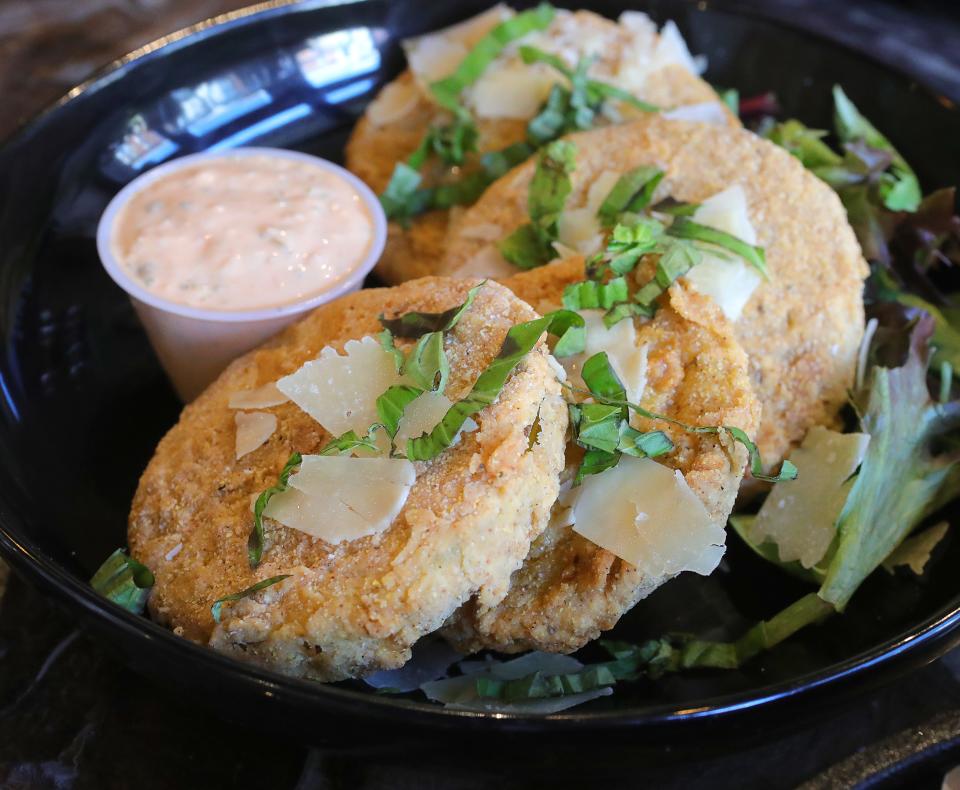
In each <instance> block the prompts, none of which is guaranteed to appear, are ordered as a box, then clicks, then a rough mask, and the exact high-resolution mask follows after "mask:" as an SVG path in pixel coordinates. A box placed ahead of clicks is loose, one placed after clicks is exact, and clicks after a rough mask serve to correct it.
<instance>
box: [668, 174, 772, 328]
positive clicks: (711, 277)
mask: <svg viewBox="0 0 960 790" xmlns="http://www.w3.org/2000/svg"><path fill="white" fill-rule="evenodd" d="M691 219H692V220H693V221H694V222H699V223H700V224H701V225H706V226H708V227H711V228H716V229H717V230H722V231H726V232H727V233H730V234H732V235H734V236H736V237H737V238H738V239H741V240H742V241H745V242H747V244H756V243H757V231H756V230H755V228H754V227H753V224H752V223H751V222H750V215H749V213H748V210H747V196H746V193H745V192H744V191H743V187H741V186H740V185H739V184H735V185H734V186H732V187H728V188H727V189H725V190H723V191H722V192H718V193H717V194H716V195H713V196H712V197H709V198H707V199H706V200H704V201H703V203H701V204H700V207H699V208H698V209H697V210H696V212H694V214H693V217H691ZM686 279H687V281H688V282H689V283H690V284H691V285H693V287H694V288H696V289H697V290H698V291H700V292H701V293H703V294H706V295H707V296H709V297H711V298H712V299H713V300H714V301H715V302H716V303H717V305H718V306H719V307H720V309H721V310H722V311H723V313H724V315H726V316H727V318H729V319H730V320H731V321H736V320H738V319H739V318H740V315H741V314H742V313H743V308H744V306H745V305H746V304H747V302H748V301H749V299H750V297H751V296H752V295H753V292H754V291H755V290H756V289H757V286H758V285H760V283H761V281H762V277H761V275H760V273H759V272H758V271H757V270H756V269H755V268H754V267H753V266H751V265H750V264H749V263H747V262H746V261H744V260H742V259H741V258H738V257H736V256H733V255H731V254H729V253H724V252H719V253H715V252H713V251H711V250H708V249H704V250H703V260H702V262H701V263H700V264H698V265H697V266H695V267H694V268H693V269H692V270H691V271H689V272H687V274H686Z"/></svg>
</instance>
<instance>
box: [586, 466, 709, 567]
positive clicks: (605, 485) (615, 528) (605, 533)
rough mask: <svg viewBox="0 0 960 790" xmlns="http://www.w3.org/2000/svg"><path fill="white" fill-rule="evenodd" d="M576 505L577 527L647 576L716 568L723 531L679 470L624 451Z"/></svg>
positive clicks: (593, 479)
mask: <svg viewBox="0 0 960 790" xmlns="http://www.w3.org/2000/svg"><path fill="white" fill-rule="evenodd" d="M580 488H581V491H580V494H579V496H578V498H577V501H576V504H574V506H573V519H574V525H573V530H574V532H577V533H578V534H580V535H582V536H583V537H585V538H586V539H587V540H590V541H592V542H593V543H596V544H597V545H598V546H600V547H601V548H604V549H606V550H607V551H609V552H611V553H612V554H615V555H616V556H617V557H620V559H622V560H624V561H626V562H629V563H630V564H631V565H633V566H634V567H636V568H637V570H639V571H640V573H641V574H642V575H643V577H644V578H645V579H646V580H650V581H654V580H666V579H669V578H671V577H673V576H675V575H677V574H678V573H681V572H682V571H693V572H695V573H699V574H702V575H704V576H706V575H708V574H710V573H712V572H713V570H714V569H715V568H716V567H717V565H718V564H719V563H720V559H721V558H722V557H723V552H724V540H725V532H724V530H723V527H722V526H719V525H717V524H714V523H712V522H711V520H710V516H709V514H708V513H707V511H706V508H704V506H703V503H702V502H701V501H700V500H699V499H698V498H697V496H696V494H694V493H693V491H691V490H690V487H689V486H688V485H687V482H686V480H684V478H683V475H681V474H680V472H679V471H677V470H673V469H669V468H668V467H666V466H663V465H662V464H658V463H657V462H656V461H653V460H651V459H650V458H634V457H632V456H626V455H625V456H622V457H621V458H620V462H619V463H618V464H617V465H616V466H615V467H613V468H612V469H608V470H606V471H605V472H602V473H600V474H599V475H592V476H590V477H588V478H587V479H586V480H585V481H584V482H583V484H582V485H581V486H580Z"/></svg>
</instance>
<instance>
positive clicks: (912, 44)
mask: <svg viewBox="0 0 960 790" xmlns="http://www.w3.org/2000/svg"><path fill="white" fill-rule="evenodd" d="M307 1H308V2H310V3H311V4H316V5H320V4H322V0H321V1H320V2H318V1H317V0H307ZM434 1H436V0H434ZM689 1H690V2H691V3H694V2H697V0H689ZM447 2H455V0H447ZM708 3H709V4H710V5H713V6H716V7H732V8H736V9H738V10H746V11H749V12H753V13H758V14H761V15H764V16H770V17H774V18H777V19H782V20H786V21H789V22H791V23H792V24H794V25H797V26H799V27H803V28H806V29H809V30H811V31H814V32H817V33H820V34H822V35H826V36H828V37H830V38H832V39H835V40H839V41H843V42H845V43H848V44H851V45H853V46H855V47H858V48H861V49H864V50H866V51H869V52H870V53H871V54H873V55H874V56H875V57H880V58H882V59H884V60H886V61H888V62H890V63H891V64H892V65H895V66H898V67H899V68H902V69H904V70H906V71H910V72H912V73H913V74H915V75H917V76H922V77H923V79H924V81H925V82H927V83H928V84H929V85H931V87H933V88H935V89H937V90H939V91H940V92H942V93H945V94H946V95H948V96H954V97H957V94H958V92H960V88H958V85H960V59H958V58H957V57H956V56H955V53H954V54H953V56H952V57H951V53H953V52H954V50H956V48H957V45H958V43H960V2H957V0H919V1H917V2H912V1H911V0H840V1H838V0H701V2H700V3H698V4H700V5H706V4H708ZM247 5H250V3H249V2H245V0H0V96H2V97H3V100H4V111H3V112H2V113H0V137H5V136H7V135H8V134H9V133H10V132H12V131H13V129H14V128H16V126H18V125H19V123H21V122H22V121H23V120H25V119H26V118H27V117H29V116H30V115H32V114H33V113H35V112H36V111H37V110H38V109H39V108H40V107H43V106H46V105H47V104H49V103H51V102H53V101H55V100H56V99H57V98H59V97H60V96H62V95H63V94H64V93H66V91H68V90H69V89H70V88H71V87H73V86H74V85H76V84H78V83H80V82H82V81H83V80H84V79H86V78H87V77H88V76H89V75H90V74H91V73H92V72H93V71H95V70H96V69H98V68H100V67H101V66H103V65H105V64H106V63H109V62H110V61H112V60H114V59H116V58H118V57H121V56H122V55H124V54H125V53H127V52H130V51H132V50H134V49H136V48H137V47H140V46H142V45H144V44H146V43H148V42H150V41H154V40H156V39H158V38H161V37H162V36H164V35H167V34H169V33H170V32H171V31H175V30H179V29H180V28H183V27H187V26H189V25H192V24H195V23H197V22H199V21H200V20H203V19H207V18H209V17H211V16H215V15H217V14H224V13H229V12H231V11H235V10H236V9H238V8H242V7H244V6H247ZM644 5H645V4H644V3H643V2H642V0H638V2H637V8H639V9H642V8H643V7H644Z"/></svg>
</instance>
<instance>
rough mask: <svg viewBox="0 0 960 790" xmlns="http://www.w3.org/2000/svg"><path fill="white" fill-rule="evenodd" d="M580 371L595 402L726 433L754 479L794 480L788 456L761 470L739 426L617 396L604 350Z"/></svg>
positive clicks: (681, 425)
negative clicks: (692, 418)
mask: <svg viewBox="0 0 960 790" xmlns="http://www.w3.org/2000/svg"><path fill="white" fill-rule="evenodd" d="M581 375H582V376H583V381H584V383H585V384H586V385H587V389H588V390H589V394H590V395H592V396H593V398H594V400H596V402H597V403H603V404H607V405H610V406H620V407H625V408H627V409H630V410H631V411H633V412H636V413H637V414H639V415H640V416H641V417H646V418H647V419H649V420H659V421H662V422H667V423H670V424H671V425H676V426H677V427H679V428H683V430H685V431H688V432H689V433H707V434H716V435H719V434H721V433H727V434H728V435H729V436H730V437H731V438H732V439H733V440H734V441H736V442H739V443H740V444H742V445H743V446H744V447H746V448H747V452H748V453H749V455H750V473H751V474H752V475H753V477H755V478H756V479H757V480H764V481H766V482H770V483H778V482H780V481H781V480H794V479H795V478H796V476H797V467H796V466H794V464H792V463H791V462H790V461H788V460H784V461H783V463H782V464H781V466H780V472H779V474H776V475H767V474H764V471H763V460H762V459H761V457H760V451H759V449H757V445H756V444H755V443H754V442H753V441H752V440H751V439H750V437H749V436H747V434H746V432H744V431H743V430H742V429H741V428H737V427H735V426H732V425H688V424H687V423H684V422H680V421H679V420H675V419H673V418H672V417H667V416H665V415H662V414H655V413H654V412H651V411H648V410H647V409H644V408H643V407H642V406H638V405H637V404H635V403H630V402H629V401H627V400H626V399H625V398H624V397H618V396H619V393H620V392H621V391H623V385H622V384H621V383H620V379H619V377H618V376H617V374H616V372H614V370H613V367H612V366H611V365H610V360H609V358H608V357H607V354H606V352H604V351H601V352H600V353H599V354H594V355H593V356H592V357H590V359H588V360H587V361H586V362H585V363H584V366H583V369H582V371H581ZM566 386H567V387H568V388H569V389H571V390H575V388H574V387H571V386H570V385H566Z"/></svg>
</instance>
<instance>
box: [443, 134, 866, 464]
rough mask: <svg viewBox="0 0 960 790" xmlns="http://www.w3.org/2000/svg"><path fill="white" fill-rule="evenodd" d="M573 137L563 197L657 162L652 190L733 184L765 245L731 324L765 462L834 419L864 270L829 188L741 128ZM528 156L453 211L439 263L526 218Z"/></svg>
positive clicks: (687, 192) (677, 193)
mask: <svg viewBox="0 0 960 790" xmlns="http://www.w3.org/2000/svg"><path fill="white" fill-rule="evenodd" d="M569 139H570V140H571V141H573V142H574V143H575V144H576V145H577V147H578V152H577V167H576V170H575V171H574V173H573V184H574V190H573V194H572V195H571V198H570V201H571V205H579V203H578V202H577V201H579V200H582V199H583V196H584V195H585V193H586V190H587V188H588V187H589V185H590V183H592V181H593V180H594V179H595V178H596V177H597V176H598V175H600V173H602V172H603V171H605V170H610V169H615V170H617V171H626V170H629V169H631V168H633V167H637V166H639V165H656V166H657V167H659V168H661V169H663V170H664V171H665V172H666V177H665V178H664V180H663V182H662V183H661V185H660V187H659V189H658V193H657V199H659V196H660V195H663V196H666V195H671V196H673V197H675V198H676V199H678V200H682V201H690V202H699V201H702V200H704V199H705V198H707V197H709V196H711V195H713V194H716V193H717V192H720V191H721V190H723V189H725V188H727V187H729V186H731V185H733V184H740V185H741V186H742V187H743V189H744V191H745V193H746V196H747V202H748V205H749V211H750V216H751V219H752V222H753V225H754V227H755V228H756V230H757V235H758V243H759V244H760V245H761V246H762V247H764V249H765V252H766V258H767V266H768V268H769V271H770V280H769V281H768V282H763V283H761V285H760V286H759V287H758V288H757V290H756V291H755V292H754V294H753V296H752V297H751V298H750V301H749V302H747V305H746V308H745V309H744V311H743V314H742V315H741V317H740V319H739V320H738V321H737V324H736V334H737V339H738V340H739V341H740V343H741V345H742V346H743V347H744V349H745V350H746V352H747V355H748V356H749V358H750V377H751V380H752V382H753V386H754V388H755V390H756V393H757V395H758V397H759V399H760V402H761V404H762V405H763V409H764V415H763V421H762V424H761V427H760V432H759V434H758V437H757V439H758V443H759V445H760V449H761V451H762V453H763V457H764V461H765V462H766V463H767V464H768V466H775V465H776V464H777V463H779V460H780V459H781V458H782V457H783V456H784V455H785V454H786V453H787V452H788V451H789V449H790V447H791V446H793V445H795V444H797V443H798V442H799V441H800V440H801V439H802V438H803V436H804V435H805V434H806V432H807V430H808V429H809V428H810V427H812V426H813V425H828V426H830V425H835V424H836V420H837V413H838V411H839V410H840V408H841V407H842V405H843V403H844V402H845V401H846V392H847V388H848V387H849V386H850V384H851V382H852V377H853V371H854V367H855V363H856V353H857V348H858V346H859V343H860V338H861V336H862V333H863V300H862V291H863V279H864V277H866V275H867V273H868V269H867V265H866V262H865V261H864V260H863V256H862V255H861V252H860V247H859V245H858V244H857V240H856V237H855V236H854V233H853V231H852V229H851V228H850V225H849V223H848V222H847V217H846V212H845V211H844V208H843V206H842V205H841V203H840V200H839V199H838V198H837V196H836V194H835V193H834V191H833V190H832V189H831V188H830V187H829V186H827V184H825V183H824V182H822V181H820V180H819V179H818V178H816V177H815V176H813V175H812V174H811V173H809V172H808V171H807V170H806V169H805V168H804V167H803V166H802V165H801V164H800V162H799V161H798V160H797V159H795V158H794V157H793V156H791V155H790V154H788V153H787V152H786V151H784V150H783V149H782V148H779V147H778V146H776V145H773V144H772V143H769V142H767V141H765V140H761V139H760V138H758V137H757V136H756V135H754V134H751V133H750V132H747V131H745V130H742V129H735V128H730V127H721V126H715V125H708V124H695V123H688V122H682V121H668V120H664V119H663V118H660V117H658V116H649V117H645V118H643V119H641V120H639V121H635V122H633V123H630V124H625V125H622V126H618V127H609V128H607V129H601V130H597V131H593V132H587V133H583V134H578V135H571V136H570V138H569ZM533 169H534V168H533V164H532V163H529V162H528V163H526V164H524V165H521V166H520V167H517V168H515V169H514V170H512V171H511V172H510V173H508V174H507V175H506V176H504V177H503V178H501V179H500V180H499V181H497V182H496V183H495V184H493V185H492V186H491V187H490V188H489V189H488V190H487V192H486V193H485V194H484V195H483V196H482V197H481V198H480V200H479V201H478V202H477V203H476V204H475V205H474V206H472V207H471V208H470V209H468V210H467V211H465V212H464V213H463V214H462V215H460V217H459V219H458V220H457V222H456V223H455V224H454V225H453V226H451V228H450V232H449V235H448V246H447V253H446V258H445V260H444V263H443V267H442V270H441V271H442V272H451V271H453V270H455V269H456V268H457V267H458V266H460V265H462V264H463V263H464V262H465V261H468V260H470V259H471V258H473V257H474V256H475V255H477V253H478V252H480V251H481V250H482V249H483V248H484V247H486V246H488V245H489V244H490V242H489V241H483V240H481V239H479V238H477V235H478V234H475V233H471V232H470V229H471V228H473V227H478V226H482V227H484V228H485V229H487V231H488V233H487V236H486V238H488V239H489V229H490V227H491V226H493V227H494V228H497V227H499V228H501V229H502V232H503V235H506V234H508V233H509V232H510V231H512V230H513V229H514V228H516V227H517V226H518V225H519V224H521V223H522V222H524V221H525V220H526V209H525V206H526V199H527V186H528V184H529V182H530V178H531V176H532V174H533Z"/></svg>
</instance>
